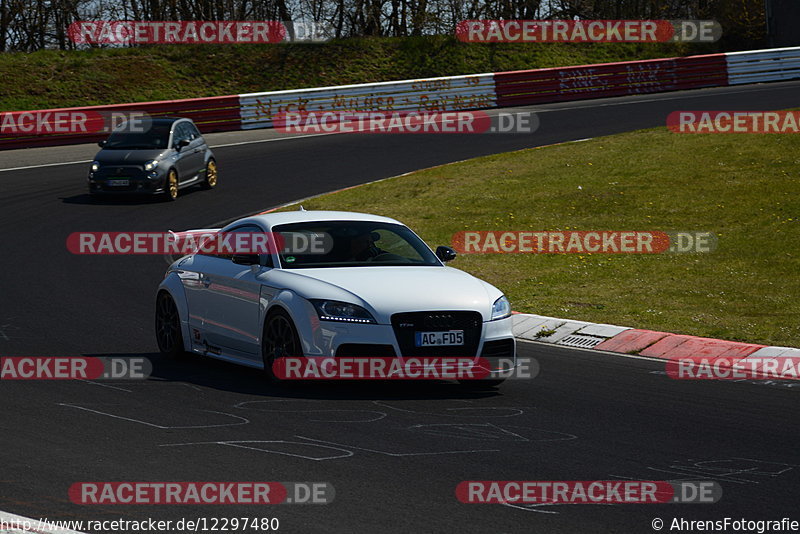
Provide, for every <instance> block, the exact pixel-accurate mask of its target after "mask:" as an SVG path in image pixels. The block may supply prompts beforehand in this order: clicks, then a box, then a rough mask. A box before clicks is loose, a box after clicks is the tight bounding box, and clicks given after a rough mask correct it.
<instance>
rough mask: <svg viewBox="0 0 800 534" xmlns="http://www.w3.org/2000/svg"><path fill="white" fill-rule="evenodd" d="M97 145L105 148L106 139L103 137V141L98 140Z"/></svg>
mask: <svg viewBox="0 0 800 534" xmlns="http://www.w3.org/2000/svg"><path fill="white" fill-rule="evenodd" d="M97 146H99V147H100V148H103V147H104V146H106V140H105V139H103V140H102V141H98V142H97Z"/></svg>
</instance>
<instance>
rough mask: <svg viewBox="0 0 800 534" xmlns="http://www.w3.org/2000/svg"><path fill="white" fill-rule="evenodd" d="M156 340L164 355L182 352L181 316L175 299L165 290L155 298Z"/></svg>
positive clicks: (170, 356) (175, 355)
mask: <svg viewBox="0 0 800 534" xmlns="http://www.w3.org/2000/svg"><path fill="white" fill-rule="evenodd" d="M156 341H158V349H159V350H160V351H161V354H163V355H164V356H167V357H169V358H175V357H177V356H181V355H182V354H183V336H182V335H181V318H180V315H179V314H178V307H177V306H175V301H174V300H172V297H171V296H170V294H169V293H167V292H166V291H162V292H161V293H159V294H158V298H157V299H156Z"/></svg>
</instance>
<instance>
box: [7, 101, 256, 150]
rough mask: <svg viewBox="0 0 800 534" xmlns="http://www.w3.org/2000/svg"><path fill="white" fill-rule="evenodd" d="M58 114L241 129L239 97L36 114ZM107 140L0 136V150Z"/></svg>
mask: <svg viewBox="0 0 800 534" xmlns="http://www.w3.org/2000/svg"><path fill="white" fill-rule="evenodd" d="M58 111H72V112H75V111H89V112H92V111H94V112H113V111H117V112H124V111H143V112H145V113H148V114H149V115H150V116H152V117H168V116H173V115H174V116H181V117H188V118H190V119H192V120H193V121H194V122H195V124H197V126H198V127H199V128H200V131H202V132H221V131H228V130H239V129H241V120H240V118H239V96H238V95H232V96H217V97H212V98H192V99H188V100H173V101H169V100H168V101H162V102H141V103H136V104H117V105H113V106H88V107H81V108H65V109H48V110H40V111H36V112H35V113H47V112H53V113H55V112H58ZM106 137H108V134H103V133H101V134H98V133H82V134H75V133H72V134H48V135H26V134H5V133H0V148H2V149H8V148H23V147H32V146H54V145H71V144H77V143H90V142H93V141H99V140H101V139H105V138H106Z"/></svg>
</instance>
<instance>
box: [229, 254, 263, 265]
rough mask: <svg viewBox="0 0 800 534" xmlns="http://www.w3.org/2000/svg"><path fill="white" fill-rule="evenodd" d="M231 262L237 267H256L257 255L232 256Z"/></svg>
mask: <svg viewBox="0 0 800 534" xmlns="http://www.w3.org/2000/svg"><path fill="white" fill-rule="evenodd" d="M231 261H232V262H233V263H236V264H238V265H258V264H259V263H260V262H259V258H258V254H234V255H233V256H232V257H231Z"/></svg>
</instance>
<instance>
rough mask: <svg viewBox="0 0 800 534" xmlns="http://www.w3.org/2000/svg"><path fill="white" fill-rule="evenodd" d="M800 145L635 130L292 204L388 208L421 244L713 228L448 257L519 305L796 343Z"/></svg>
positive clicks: (791, 139)
mask: <svg viewBox="0 0 800 534" xmlns="http://www.w3.org/2000/svg"><path fill="white" fill-rule="evenodd" d="M798 154H800V136H797V135H694V136H693V135H680V134H673V133H670V132H667V131H666V130H665V129H658V130H645V131H641V132H634V133H629V134H622V135H616V136H611V137H605V138H598V139H594V140H591V141H585V142H579V143H569V144H564V145H559V146H551V147H545V148H538V149H530V150H524V151H519V152H513V153H508V154H501V155H495V156H489V157H483V158H478V159H474V160H470V161H466V162H463V163H457V164H452V165H446V166H442V167H437V168H433V169H428V170H424V171H420V172H417V173H414V174H412V175H409V176H405V177H401V178H392V179H390V180H385V181H382V182H378V183H375V184H371V185H365V186H362V187H358V188H355V189H351V190H347V191H343V192H340V193H335V194H330V195H326V196H323V197H319V198H316V199H313V200H311V201H304V202H303V204H304V206H305V207H306V209H341V210H353V211H365V212H371V213H377V214H381V215H387V216H390V217H395V218H397V219H399V220H401V221H403V222H405V223H407V224H409V225H410V226H411V227H412V228H414V229H415V230H416V231H417V232H418V233H419V234H420V235H421V236H422V237H423V239H425V240H426V241H427V242H428V243H429V244H431V245H439V244H449V243H450V240H451V236H452V234H454V233H455V232H458V231H461V230H506V229H509V230H533V231H543V230H546V231H552V230H664V231H670V230H708V231H713V232H714V233H715V234H716V235H717V237H718V248H717V250H716V251H715V252H712V253H707V254H658V255H610V254H605V255H604V254H593V255H592V254H588V255H574V254H564V255H558V254H554V255H543V254H542V255H536V254H486V255H479V254H469V255H466V254H465V255H461V256H460V257H459V258H457V259H456V260H455V262H454V263H453V264H451V265H453V266H454V267H457V268H460V269H463V270H466V271H468V272H470V273H472V274H474V275H475V276H478V277H481V278H483V279H485V280H487V281H489V282H491V283H492V284H494V285H496V286H498V287H499V288H501V289H502V290H503V291H505V292H506V294H507V295H508V296H509V298H510V299H511V302H512V304H513V307H514V309H515V310H517V311H521V312H531V313H537V314H542V315H552V316H556V317H565V318H572V319H580V320H585V321H593V322H604V323H611V324H620V325H627V326H634V327H638V328H649V329H654V330H666V331H671V332H679V333H684V334H692V335H699V336H709V337H715V338H723V339H730V340H737V341H750V342H758V343H765V344H771V345H788V346H800V321H798V317H800V299H799V298H798V297H800V276H799V275H800V260H799V259H798V258H800V253H799V252H798V245H799V244H800V199H799V198H798V194H797V185H798V177H799V176H800V156H798ZM578 186H581V189H579V188H578ZM445 198H446V199H447V203H443V199H445ZM288 209H294V208H288Z"/></svg>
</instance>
